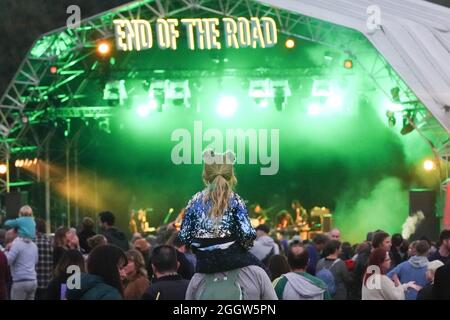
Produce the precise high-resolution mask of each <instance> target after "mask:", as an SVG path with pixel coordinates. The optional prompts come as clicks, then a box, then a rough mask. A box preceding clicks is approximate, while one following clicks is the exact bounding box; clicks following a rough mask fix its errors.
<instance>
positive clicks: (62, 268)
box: [53, 249, 86, 278]
mask: <svg viewBox="0 0 450 320" xmlns="http://www.w3.org/2000/svg"><path fill="white" fill-rule="evenodd" d="M69 266H77V267H79V268H80V271H81V272H86V266H85V261H84V258H83V255H82V254H81V252H80V251H78V250H73V249H70V250H66V251H64V253H63V255H62V256H61V259H60V260H59V262H58V264H57V265H56V267H55V270H54V272H53V273H54V276H55V278H56V277H61V278H67V277H69V275H70V274H69V273H67V271H68V269H67V268H68V267H69ZM72 272H73V271H72Z"/></svg>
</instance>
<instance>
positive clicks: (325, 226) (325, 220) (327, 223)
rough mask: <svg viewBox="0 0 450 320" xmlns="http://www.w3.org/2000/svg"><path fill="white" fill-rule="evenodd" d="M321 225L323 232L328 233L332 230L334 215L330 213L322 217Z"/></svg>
mask: <svg viewBox="0 0 450 320" xmlns="http://www.w3.org/2000/svg"><path fill="white" fill-rule="evenodd" d="M321 225H322V232H323V233H327V232H330V231H331V226H332V216H331V214H330V213H327V214H324V215H323V216H322V217H321Z"/></svg>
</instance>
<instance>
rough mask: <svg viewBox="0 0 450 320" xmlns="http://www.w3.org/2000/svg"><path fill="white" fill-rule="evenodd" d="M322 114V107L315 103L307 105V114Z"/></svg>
mask: <svg viewBox="0 0 450 320" xmlns="http://www.w3.org/2000/svg"><path fill="white" fill-rule="evenodd" d="M321 112H322V107H321V105H320V104H319V103H317V102H312V103H310V104H309V105H308V114H309V115H311V116H317V115H319V114H320V113H321Z"/></svg>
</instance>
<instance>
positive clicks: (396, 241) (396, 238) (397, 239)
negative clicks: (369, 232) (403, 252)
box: [391, 233, 403, 249]
mask: <svg viewBox="0 0 450 320" xmlns="http://www.w3.org/2000/svg"><path fill="white" fill-rule="evenodd" d="M391 242H392V246H393V247H394V248H396V249H399V248H400V246H401V245H402V243H403V237H402V235H401V234H400V233H395V234H393V235H392V239H391Z"/></svg>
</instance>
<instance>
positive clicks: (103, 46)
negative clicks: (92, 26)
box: [97, 41, 111, 56]
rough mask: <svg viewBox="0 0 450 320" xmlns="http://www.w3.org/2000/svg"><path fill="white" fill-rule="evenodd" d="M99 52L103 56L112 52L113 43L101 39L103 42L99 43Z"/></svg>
mask: <svg viewBox="0 0 450 320" xmlns="http://www.w3.org/2000/svg"><path fill="white" fill-rule="evenodd" d="M97 52H98V53H99V54H100V55H101V56H107V55H108V54H109V53H110V52H111V45H110V44H109V42H107V41H101V42H100V43H99V44H98V45H97Z"/></svg>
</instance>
